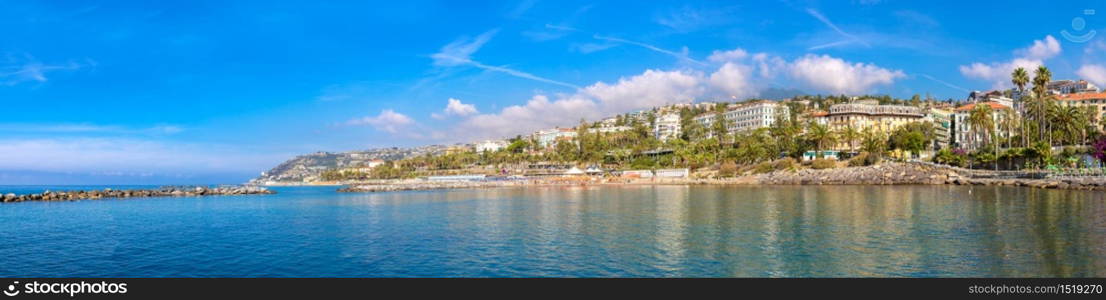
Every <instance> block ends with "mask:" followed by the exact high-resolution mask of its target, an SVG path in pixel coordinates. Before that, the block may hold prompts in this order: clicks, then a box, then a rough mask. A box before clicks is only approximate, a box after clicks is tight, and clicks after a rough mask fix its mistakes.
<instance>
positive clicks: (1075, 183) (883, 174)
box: [338, 163, 1106, 193]
mask: <svg viewBox="0 0 1106 300" xmlns="http://www.w3.org/2000/svg"><path fill="white" fill-rule="evenodd" d="M975 176H984V177H990V178H975ZM996 177H999V176H997V174H992V172H991V171H986V170H968V169H959V168H953V167H947V166H938V165H929V164H923V163H885V164H880V165H873V166H863V167H843V168H834V169H824V170H814V169H801V170H784V171H773V172H769V173H763V174H743V175H740V176H737V177H729V178H653V179H629V178H620V177H608V178H600V177H564V178H544V179H525V180H510V181H426V180H416V179H404V180H375V181H373V182H370V183H359V182H350V183H347V184H345V185H346V187H344V188H341V189H339V190H338V192H344V193H356V192H389V191H412V190H438V189H466V188H497V187H518V186H611V185H615V186H617V185H750V186H751V185H985V186H986V185H991V186H1021V187H1031V188H1043V189H1069V190H1096V191H1104V190H1106V180H1104V179H1102V178H1094V177H1087V178H1043V179H1037V178H996Z"/></svg>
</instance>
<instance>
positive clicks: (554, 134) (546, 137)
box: [534, 128, 576, 148]
mask: <svg viewBox="0 0 1106 300" xmlns="http://www.w3.org/2000/svg"><path fill="white" fill-rule="evenodd" d="M575 138H576V130H574V129H572V128H553V129H546V130H539V131H538V132H535V133H534V139H535V140H537V141H538V146H539V147H542V148H548V147H552V146H553V145H556V144H557V142H558V141H561V140H571V139H575Z"/></svg>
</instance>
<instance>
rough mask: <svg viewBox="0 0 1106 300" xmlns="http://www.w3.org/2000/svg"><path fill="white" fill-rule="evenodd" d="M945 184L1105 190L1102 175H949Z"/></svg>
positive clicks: (1104, 180) (1105, 183)
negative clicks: (1041, 176) (1048, 176)
mask: <svg viewBox="0 0 1106 300" xmlns="http://www.w3.org/2000/svg"><path fill="white" fill-rule="evenodd" d="M945 183H947V184H953V185H994V186H1024V187H1034V188H1041V189H1061V190H1092V191H1106V179H1104V178H1102V177H1081V178H1080V177H1073V178H1044V179H1030V178H969V177H964V176H960V177H949V178H948V180H946V182H945Z"/></svg>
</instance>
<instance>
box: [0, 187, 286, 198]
mask: <svg viewBox="0 0 1106 300" xmlns="http://www.w3.org/2000/svg"><path fill="white" fill-rule="evenodd" d="M258 194H274V192H273V191H270V190H269V189H266V188H263V187H257V186H221V187H204V186H196V187H162V188H158V189H135V190H114V189H103V190H89V191H45V192H43V193H40V194H25V195H16V194H14V193H8V194H4V195H2V196H0V200H3V202H24V201H76V200H85V199H104V198H136V197H194V196H216V195H258Z"/></svg>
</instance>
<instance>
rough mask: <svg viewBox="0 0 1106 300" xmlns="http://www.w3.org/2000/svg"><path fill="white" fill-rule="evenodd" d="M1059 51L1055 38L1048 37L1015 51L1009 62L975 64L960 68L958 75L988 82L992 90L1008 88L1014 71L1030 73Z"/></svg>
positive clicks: (1058, 44)
mask: <svg viewBox="0 0 1106 300" xmlns="http://www.w3.org/2000/svg"><path fill="white" fill-rule="evenodd" d="M1061 51H1062V49H1061V47H1060V43H1059V42H1058V41H1056V38H1053V37H1052V36H1051V35H1048V36H1045V38H1044V39H1042V40H1035V41H1033V44H1032V45H1030V46H1029V47H1026V48H1024V49H1018V50H1015V51H1014V54H1015V55H1016V57H1015V58H1014V59H1012V60H1010V61H1007V62H993V63H980V62H976V63H972V64H970V65H965V66H960V74H962V75H964V77H968V78H976V79H982V80H986V81H989V82H991V83H992V88H995V89H1002V88H1008V87H1010V86H1011V85H1012V84H1011V83H1010V73H1012V72H1014V69H1016V68H1019V67H1021V68H1025V69H1026V70H1027V71H1030V72H1032V70H1033V69H1036V68H1037V67H1038V66H1041V65H1044V61H1045V60H1047V59H1049V58H1052V57H1055V56H1056V55H1059V54H1060V52H1061Z"/></svg>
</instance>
